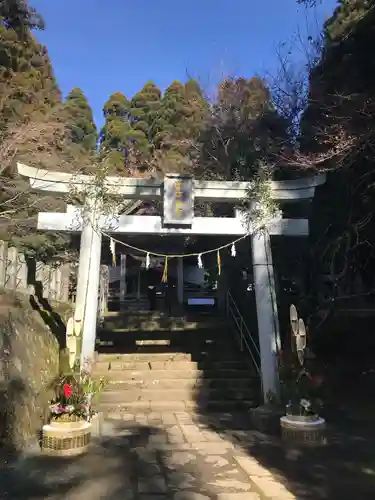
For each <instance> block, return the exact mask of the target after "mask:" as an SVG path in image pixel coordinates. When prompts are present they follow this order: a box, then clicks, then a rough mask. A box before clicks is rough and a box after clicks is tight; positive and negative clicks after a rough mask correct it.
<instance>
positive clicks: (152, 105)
mask: <svg viewBox="0 0 375 500" xmlns="http://www.w3.org/2000/svg"><path fill="white" fill-rule="evenodd" d="M160 110H161V91H160V89H159V88H158V87H157V86H156V85H155V84H154V83H153V82H151V81H150V82H147V83H146V85H145V86H144V87H143V89H142V90H140V91H139V92H138V93H137V94H135V96H134V97H133V99H132V100H131V120H132V123H133V126H134V129H135V130H139V131H141V132H143V134H144V137H145V140H146V141H148V144H149V145H153V143H154V138H155V133H156V124H157V121H158V117H159V115H160Z"/></svg>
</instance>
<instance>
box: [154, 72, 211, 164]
mask: <svg viewBox="0 0 375 500" xmlns="http://www.w3.org/2000/svg"><path fill="white" fill-rule="evenodd" d="M207 111H208V105H207V102H206V100H205V99H204V97H203V93H202V91H201V89H200V87H199V85H198V83H197V82H196V81H195V80H189V81H188V82H187V83H186V84H182V83H181V82H179V81H174V82H173V83H172V84H171V85H170V86H169V87H168V88H167V89H166V91H165V93H164V96H163V99H162V105H161V108H160V113H159V117H158V120H157V123H156V129H157V133H156V136H155V144H156V146H157V148H158V149H159V152H158V154H159V165H160V169H161V170H166V171H170V170H179V171H192V169H193V168H194V166H193V164H194V161H193V156H194V154H193V153H194V152H195V151H196V150H195V148H194V146H195V142H196V140H197V138H198V136H199V133H200V132H201V130H202V129H203V127H204V125H205V122H206V119H207Z"/></svg>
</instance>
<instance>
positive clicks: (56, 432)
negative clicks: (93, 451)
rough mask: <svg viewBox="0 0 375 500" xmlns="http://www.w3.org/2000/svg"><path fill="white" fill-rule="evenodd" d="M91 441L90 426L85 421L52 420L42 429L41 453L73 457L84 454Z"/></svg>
mask: <svg viewBox="0 0 375 500" xmlns="http://www.w3.org/2000/svg"><path fill="white" fill-rule="evenodd" d="M90 440H91V424H90V423H89V422H86V421H85V420H76V421H68V420H65V421H60V420H52V421H51V423H50V424H49V425H45V426H43V429H42V453H43V455H49V456H54V457H73V456H77V455H82V454H83V453H86V451H87V449H88V447H89V444H90Z"/></svg>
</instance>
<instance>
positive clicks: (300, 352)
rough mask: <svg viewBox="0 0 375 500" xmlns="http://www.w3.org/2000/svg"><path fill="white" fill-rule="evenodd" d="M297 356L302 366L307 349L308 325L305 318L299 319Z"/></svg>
mask: <svg viewBox="0 0 375 500" xmlns="http://www.w3.org/2000/svg"><path fill="white" fill-rule="evenodd" d="M296 347H297V356H298V361H299V362H300V365H301V366H302V365H303V363H304V361H305V349H306V327H305V322H304V321H303V319H299V320H298V333H297V335H296Z"/></svg>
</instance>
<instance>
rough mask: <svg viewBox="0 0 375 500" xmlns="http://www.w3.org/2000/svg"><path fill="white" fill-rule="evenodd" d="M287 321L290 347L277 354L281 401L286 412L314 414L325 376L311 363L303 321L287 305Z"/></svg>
mask: <svg viewBox="0 0 375 500" xmlns="http://www.w3.org/2000/svg"><path fill="white" fill-rule="evenodd" d="M290 323H291V344H290V349H289V350H287V349H284V350H281V351H279V353H278V369H279V379H280V395H281V400H282V402H283V403H284V404H285V407H286V413H287V414H288V415H299V416H302V417H315V416H316V415H317V414H318V408H319V406H321V402H320V400H319V398H318V395H319V394H318V393H319V389H320V388H321V386H322V385H323V382H324V378H323V376H322V375H321V374H319V373H317V370H316V367H315V366H314V362H313V360H314V356H313V354H312V352H311V351H310V350H309V348H308V347H307V334H306V328H305V323H304V321H303V320H302V319H300V318H298V313H297V309H296V308H295V306H293V305H292V306H291V308H290Z"/></svg>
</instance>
